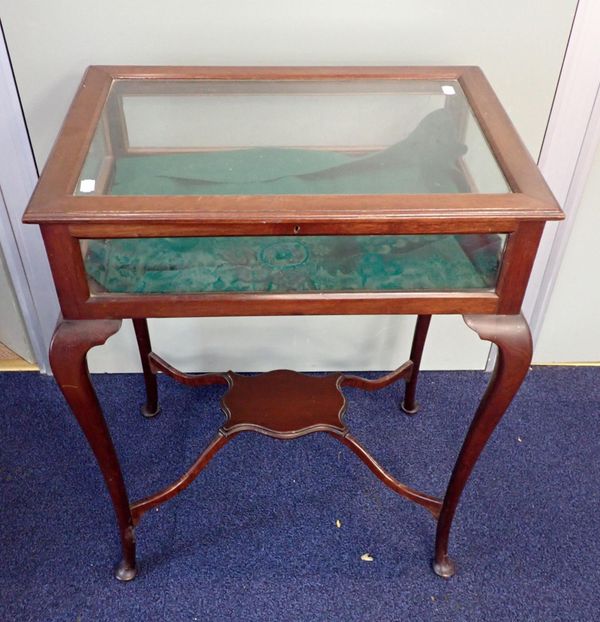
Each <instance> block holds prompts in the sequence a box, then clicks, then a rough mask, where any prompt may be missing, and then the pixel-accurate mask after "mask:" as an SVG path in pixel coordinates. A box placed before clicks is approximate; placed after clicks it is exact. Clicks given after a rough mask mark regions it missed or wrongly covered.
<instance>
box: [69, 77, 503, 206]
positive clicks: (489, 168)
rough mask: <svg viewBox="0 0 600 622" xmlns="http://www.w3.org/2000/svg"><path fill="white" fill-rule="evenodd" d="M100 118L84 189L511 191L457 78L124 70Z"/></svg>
mask: <svg viewBox="0 0 600 622" xmlns="http://www.w3.org/2000/svg"><path fill="white" fill-rule="evenodd" d="M134 87H135V88H136V89H138V90H137V91H136V92H131V89H132V88H134ZM140 89H141V91H140ZM102 125H104V126H105V129H104V130H102V133H101V134H102V135H100V130H101V128H100V127H99V133H97V135H96V139H95V140H94V144H93V145H92V148H91V150H90V153H89V154H88V158H87V160H86V163H85V165H84V170H83V171H82V174H81V178H80V180H79V184H78V186H77V192H93V193H95V194H117V195H273V194H283V195H286V194H299V195H310V194H316V195H319V194H423V193H425V194H433V193H457V192H486V193H491V192H494V193H495V192H508V191H509V188H508V186H507V184H506V181H505V180H504V177H503V175H502V173H501V171H500V168H499V167H498V164H497V163H496V161H495V159H494V156H493V154H492V152H491V150H490V148H489V146H488V144H487V142H486V141H485V138H484V136H483V134H482V132H481V129H480V127H479V125H478V124H477V122H476V120H475V117H474V116H473V114H472V112H471V109H470V107H469V104H468V101H467V99H466V97H465V96H464V94H463V92H462V90H461V88H460V85H459V84H458V82H456V81H449V82H438V81H410V80H408V81H406V80H371V81H369V80H362V81H345V82H344V81H339V82H335V81H329V82H327V81H324V82H308V81H307V82H301V81H285V82H278V81H264V82H261V81H258V82H248V83H241V82H230V81H221V82H218V81H195V82H194V81H174V82H173V81H172V82H165V81H150V83H149V84H148V85H139V84H135V85H134V86H132V85H131V84H130V83H128V82H127V81H117V82H116V83H115V84H114V86H113V89H112V90H111V94H110V95H109V99H108V102H107V105H106V107H105V110H104V113H103V116H102V119H101V126H102ZM102 141H105V143H104V142H102ZM99 145H100V147H101V148H102V150H103V152H105V153H106V161H103V168H104V169H106V164H107V163H108V169H109V170H108V171H107V170H103V172H100V171H99V172H98V173H97V175H98V178H97V179H95V182H96V183H95V187H94V190H92V191H90V190H89V188H90V184H89V181H88V180H89V175H90V174H92V172H93V170H94V168H96V169H98V168H99V167H98V166H94V164H95V163H97V162H98V152H99ZM84 181H88V183H87V185H84V186H83V187H84V188H86V190H82V182H84Z"/></svg>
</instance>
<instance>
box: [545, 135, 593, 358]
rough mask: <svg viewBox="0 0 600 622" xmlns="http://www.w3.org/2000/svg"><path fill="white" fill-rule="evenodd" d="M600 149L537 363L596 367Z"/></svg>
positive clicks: (567, 254)
mask: <svg viewBox="0 0 600 622" xmlns="http://www.w3.org/2000/svg"><path fill="white" fill-rule="evenodd" d="M598 231H600V145H599V146H598V148H597V149H596V154H595V156H594V162H593V164H592V168H591V170H590V173H589V177H588V180H587V182H586V185H585V190H584V193H583V197H582V200H581V204H580V206H579V209H578V211H577V218H576V220H575V222H574V224H573V229H572V230H571V235H570V237H569V242H568V245H567V248H566V252H565V255H564V257H563V260H562V263H561V265H560V270H559V273H558V278H557V280H556V283H555V285H554V290H553V292H552V296H551V298H550V304H549V305H548V309H547V311H546V316H545V318H544V323H543V325H542V331H541V333H540V338H539V341H538V343H537V346H536V349H535V355H534V362H536V363H557V362H561V363H566V362H579V363H581V362H596V363H600V321H599V313H598V310H599V309H600V275H599V270H600V243H599V242H598Z"/></svg>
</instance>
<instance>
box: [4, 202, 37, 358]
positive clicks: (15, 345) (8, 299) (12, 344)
mask: <svg viewBox="0 0 600 622" xmlns="http://www.w3.org/2000/svg"><path fill="white" fill-rule="evenodd" d="M0 209H4V204H3V202H2V196H1V195H0ZM0 342H1V343H3V344H4V345H5V346H8V347H9V348H10V349H11V350H12V351H13V352H15V353H16V354H18V355H19V356H20V357H21V358H23V359H25V360H26V361H29V362H30V363H34V362H35V360H34V357H33V354H32V352H31V346H30V345H29V339H28V338H27V332H26V330H25V324H24V323H23V318H22V316H21V311H20V309H19V305H18V304H17V299H16V296H15V292H14V289H13V286H12V281H11V278H10V275H9V273H8V269H7V267H6V262H5V261H4V254H3V252H2V249H1V248H0Z"/></svg>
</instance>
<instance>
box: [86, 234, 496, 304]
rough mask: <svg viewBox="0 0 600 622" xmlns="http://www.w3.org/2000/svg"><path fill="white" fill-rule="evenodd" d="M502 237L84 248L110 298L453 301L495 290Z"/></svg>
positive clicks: (205, 241) (97, 244) (92, 244)
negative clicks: (406, 297) (453, 295)
mask: <svg viewBox="0 0 600 622" xmlns="http://www.w3.org/2000/svg"><path fill="white" fill-rule="evenodd" d="M505 238H506V236H505V235H503V234H500V235H498V234H468V235H467V234H465V235H363V236H252V237H199V238H132V239H105V240H82V242H81V244H82V252H83V255H84V263H85V268H86V271H87V274H88V276H89V278H90V283H91V285H90V289H91V291H92V292H93V293H95V294H101V293H103V292H106V293H140V294H157V293H175V292H177V293H199V292H211V293H218V292H311V291H347V292H361V291H362V292H373V291H456V290H491V289H493V288H494V286H495V284H496V280H497V276H498V270H499V265H500V260H501V255H502V251H503V248H504V243H505Z"/></svg>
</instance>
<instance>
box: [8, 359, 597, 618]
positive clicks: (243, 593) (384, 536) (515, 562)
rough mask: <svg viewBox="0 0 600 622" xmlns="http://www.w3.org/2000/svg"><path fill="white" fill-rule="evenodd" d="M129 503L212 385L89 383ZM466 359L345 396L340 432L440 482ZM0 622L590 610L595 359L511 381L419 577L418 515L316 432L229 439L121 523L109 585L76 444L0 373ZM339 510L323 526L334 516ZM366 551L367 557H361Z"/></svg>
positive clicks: (455, 435) (214, 413)
mask: <svg viewBox="0 0 600 622" xmlns="http://www.w3.org/2000/svg"><path fill="white" fill-rule="evenodd" d="M94 380H95V383H96V386H97V388H98V393H99V396H100V399H101V402H102V404H103V405H104V408H105V413H106V417H107V420H108V421H109V425H110V426H111V428H112V430H113V435H114V440H115V444H116V445H117V448H118V450H119V451H120V452H121V455H122V466H123V470H124V472H125V476H126V479H127V481H128V485H129V487H130V491H131V494H132V497H134V498H138V497H140V496H143V495H145V494H147V493H150V492H153V491H154V490H155V489H157V488H159V487H161V486H163V485H166V484H167V483H169V482H170V481H172V480H173V479H175V478H176V477H177V476H178V475H179V474H180V473H181V472H183V470H185V468H187V466H188V465H189V464H190V463H191V462H192V461H193V460H194V459H195V457H196V456H197V454H198V453H199V451H200V449H201V448H202V447H203V446H204V445H205V444H206V443H207V441H208V440H209V438H211V436H212V434H213V433H214V430H215V429H216V428H217V427H218V425H219V423H220V422H221V420H222V416H221V414H220V411H219V398H220V396H221V394H222V391H223V388H222V387H211V388H206V389H190V388H186V387H182V386H180V385H177V384H176V383H174V382H173V381H171V380H169V379H167V378H160V390H161V396H162V399H161V402H162V406H163V412H162V414H161V415H160V417H159V418H157V419H155V420H145V419H143V418H142V417H141V415H139V412H138V404H139V402H140V401H141V399H142V391H143V383H142V379H141V377H140V376H136V375H115V376H96V377H95V378H94ZM486 381H487V376H486V375H484V374H483V373H475V372H460V373H457V372H448V373H424V374H423V376H422V382H421V385H420V395H421V399H420V401H421V403H422V405H423V409H422V411H421V413H420V414H419V415H418V416H417V417H415V418H409V417H406V416H404V415H402V414H400V413H399V411H398V409H397V407H396V405H397V403H398V401H399V398H400V393H401V388H402V387H401V384H399V385H397V386H396V387H390V388H388V389H385V390H382V391H379V392H376V393H364V392H362V391H360V390H357V389H348V390H345V392H346V395H347V396H348V398H349V403H350V405H349V410H348V422H349V424H350V427H351V429H352V430H353V433H354V435H355V436H357V437H358V438H359V439H360V440H362V441H363V442H364V443H365V445H366V446H367V447H368V448H370V449H371V450H372V452H373V454H374V455H375V457H376V458H377V459H378V460H379V461H380V462H381V463H382V464H384V465H385V466H386V467H388V468H389V469H390V471H392V472H393V473H394V474H396V475H397V477H398V478H399V479H401V480H404V481H405V482H406V483H409V484H412V485H414V486H416V487H417V488H420V489H422V490H424V491H428V492H431V493H434V494H440V493H441V492H442V491H443V489H444V486H445V484H446V482H447V478H448V475H449V472H450V469H451V466H452V463H453V458H454V456H455V454H456V451H457V449H458V447H459V444H460V442H461V440H462V436H463V434H464V431H465V429H466V426H467V424H468V421H469V419H470V416H471V414H472V412H473V409H474V408H475V405H476V403H477V401H478V399H479V397H480V395H481V393H482V391H483V389H484V386H485V383H486ZM0 439H1V443H0V499H1V504H0V547H1V548H0V620H2V621H3V622H4V621H7V622H9V621H10V622H12V621H13V620H14V621H19V622H21V621H28V620H36V621H55V620H61V621H62V620H65V621H71V622H76V621H79V622H86V621H104V620H106V621H108V620H110V621H111V622H113V621H121V620H144V621H152V620H165V621H169V622H170V621H178V620H187V621H194V620H198V621H200V620H201V621H203V622H204V621H213V620H215V621H217V620H234V621H238V620H239V621H244V622H245V621H255V620H268V621H288V620H311V621H312V620H315V621H329V620H331V621H338V620H339V621H344V622H351V621H354V620H356V621H370V620H377V621H400V620H412V621H417V620H419V621H420V620H426V621H436V620H444V621H451V622H452V621H459V620H490V621H494V622H500V621H503V620H511V621H515V620H518V621H532V620H544V621H545V622H550V621H553V620H557V621H558V620H560V621H565V620H569V621H571V620H577V621H580V620H581V621H588V620H590V621H592V620H598V619H600V597H599V596H598V586H599V585H600V568H599V564H598V559H599V558H600V537H599V536H598V534H599V533H600V485H599V482H600V368H542V369H539V368H538V369H534V370H533V371H532V372H531V373H530V374H529V376H528V378H527V380H526V383H525V384H524V386H523V388H522V389H521V392H520V393H519V395H518V397H517V398H516V400H515V401H514V403H513V404H512V406H511V408H510V410H509V412H508V413H507V415H506V417H505V418H504V420H503V422H502V423H501V425H500V427H499V428H498V430H497V431H496V434H495V435H494V437H493V438H492V441H491V442H490V445H489V446H488V448H487V449H486V451H485V452H484V454H483V456H482V459H481V461H480V463H479V465H478V467H477V469H476V471H475V473H474V474H473V477H472V479H471V481H470V483H469V486H468V487H467V489H466V491H465V494H464V496H463V500H462V504H461V506H460V508H459V512H458V514H457V517H456V521H455V524H454V531H453V534H452V539H451V551H452V554H453V556H454V558H455V560H456V561H457V564H458V574H457V575H456V576H455V577H454V578H453V579H452V580H450V581H444V580H442V579H439V578H438V577H436V576H435V575H434V574H433V573H432V571H431V570H430V558H431V553H432V546H433V534H434V521H433V520H432V519H431V517H430V515H429V514H428V513H427V512H426V511H425V510H423V509H422V508H420V507H418V506H415V505H413V504H411V503H409V502H407V501H405V500H403V499H401V498H399V497H397V496H395V495H394V494H393V493H392V492H391V491H390V490H388V489H387V488H386V487H384V486H383V485H382V484H381V483H380V482H379V481H378V480H377V479H376V478H375V477H374V476H373V475H372V474H371V473H370V472H369V471H368V470H367V468H366V467H365V466H364V465H363V464H362V463H361V462H360V461H359V460H358V459H357V458H356V457H354V455H353V454H351V453H350V452H349V451H348V450H347V449H346V448H345V447H343V446H342V445H341V444H339V443H337V442H336V441H335V440H334V439H332V438H330V437H328V436H326V435H313V436H310V437H305V438H302V439H299V440H295V441H288V442H283V441H276V440H272V439H269V438H266V437H262V436H258V435H256V434H250V433H249V434H245V435H241V436H240V437H238V438H236V439H235V440H234V441H233V442H231V443H230V444H229V445H228V446H227V447H226V448H225V449H224V450H223V451H222V452H221V453H220V454H219V455H218V456H217V457H216V459H215V460H214V461H213V462H212V463H211V464H210V465H209V467H208V468H207V469H206V471H204V472H203V473H202V474H201V475H200V477H199V478H198V480H197V481H196V482H194V484H193V485H192V486H191V487H190V488H189V489H188V490H187V491H185V492H184V493H183V494H182V495H181V496H179V497H177V498H176V499H175V500H173V501H171V502H169V503H168V504H166V505H164V506H162V507H161V508H160V509H159V510H158V511H152V512H151V513H150V514H148V515H146V516H145V517H144V518H143V519H142V522H141V524H140V526H139V528H138V530H137V537H138V554H139V560H140V575H139V577H138V578H137V579H136V580H135V581H133V582H131V583H128V584H122V583H119V582H117V581H116V580H115V579H114V578H113V576H112V566H113V564H114V563H115V562H116V561H117V560H118V545H117V539H116V532H115V530H114V528H113V516H112V510H111V507H110V505H109V502H108V499H107V494H106V492H105V489H104V486H103V483H102V481H101V478H100V475H99V472H98V471H97V469H96V466H95V463H94V461H93V458H92V456H91V453H90V451H89V449H88V447H87V445H86V444H85V441H84V439H83V435H82V434H81V432H80V431H79V429H78V427H77V425H76V423H75V420H74V418H73V417H72V416H71V415H70V414H69V412H68V410H67V407H66V405H65V404H64V403H63V401H62V397H61V396H60V394H59V392H58V390H57V388H56V387H55V385H54V382H53V380H52V379H51V378H47V377H42V376H39V375H37V374H34V373H28V374H18V373H16V374H0ZM337 520H339V521H340V524H341V526H340V527H337V526H336V521H337ZM364 553H370V555H371V556H372V557H373V561H371V562H368V561H362V560H361V555H363V554H364Z"/></svg>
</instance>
